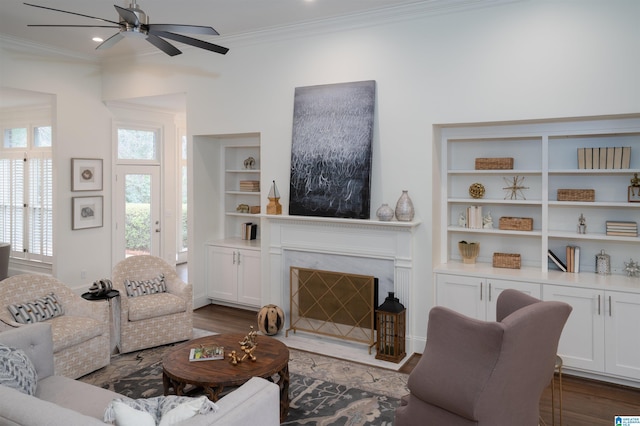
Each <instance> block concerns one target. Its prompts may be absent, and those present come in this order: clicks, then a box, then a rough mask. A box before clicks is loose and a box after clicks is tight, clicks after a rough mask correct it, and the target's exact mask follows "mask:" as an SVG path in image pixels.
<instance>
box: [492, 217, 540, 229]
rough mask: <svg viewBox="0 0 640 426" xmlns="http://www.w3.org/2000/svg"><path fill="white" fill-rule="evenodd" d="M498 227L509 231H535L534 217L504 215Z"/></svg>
mask: <svg viewBox="0 0 640 426" xmlns="http://www.w3.org/2000/svg"><path fill="white" fill-rule="evenodd" d="M498 228H499V229H502V230H507V231H533V218H530V217H508V216H503V217H501V218H500V220H499V221H498Z"/></svg>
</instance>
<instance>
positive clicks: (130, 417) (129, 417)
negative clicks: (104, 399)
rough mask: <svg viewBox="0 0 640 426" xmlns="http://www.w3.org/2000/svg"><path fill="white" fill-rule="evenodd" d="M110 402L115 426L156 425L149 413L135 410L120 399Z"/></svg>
mask: <svg viewBox="0 0 640 426" xmlns="http://www.w3.org/2000/svg"><path fill="white" fill-rule="evenodd" d="M112 404H113V411H114V415H115V416H114V417H115V421H116V423H115V424H116V425H117V426H156V421H155V419H154V418H153V416H152V415H151V414H149V413H147V412H145V411H140V410H136V409H135V408H133V407H130V406H128V405H127V404H125V403H123V402H120V401H113V402H112Z"/></svg>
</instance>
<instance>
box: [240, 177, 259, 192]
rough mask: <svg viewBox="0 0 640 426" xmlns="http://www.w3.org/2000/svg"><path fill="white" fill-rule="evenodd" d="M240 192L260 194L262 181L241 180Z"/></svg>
mask: <svg viewBox="0 0 640 426" xmlns="http://www.w3.org/2000/svg"><path fill="white" fill-rule="evenodd" d="M240 191H243V192H260V181H259V180H241V181H240Z"/></svg>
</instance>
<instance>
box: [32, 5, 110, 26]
mask: <svg viewBox="0 0 640 426" xmlns="http://www.w3.org/2000/svg"><path fill="white" fill-rule="evenodd" d="M24 4H25V5H26V6H32V7H39V8H40V9H47V10H53V11H54V12H62V13H68V14H70V15H76V16H82V17H84V18H91V19H97V20H98V21H104V22H109V23H111V24H116V25H118V23H117V22H114V21H110V20H108V19H102V18H98V17H95V16H89V15H83V14H82V13H76V12H69V11H67V10H62V9H54V8H52V7H47V6H40V5H37V4H31V3H24Z"/></svg>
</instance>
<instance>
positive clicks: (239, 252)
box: [238, 252, 240, 265]
mask: <svg viewBox="0 0 640 426" xmlns="http://www.w3.org/2000/svg"><path fill="white" fill-rule="evenodd" d="M239 264H240V252H238V265H239Z"/></svg>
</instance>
